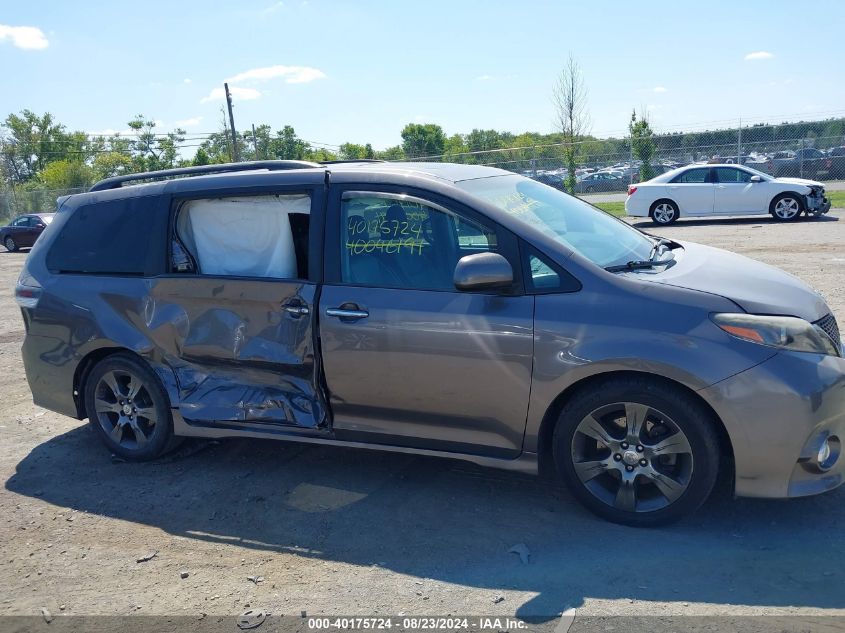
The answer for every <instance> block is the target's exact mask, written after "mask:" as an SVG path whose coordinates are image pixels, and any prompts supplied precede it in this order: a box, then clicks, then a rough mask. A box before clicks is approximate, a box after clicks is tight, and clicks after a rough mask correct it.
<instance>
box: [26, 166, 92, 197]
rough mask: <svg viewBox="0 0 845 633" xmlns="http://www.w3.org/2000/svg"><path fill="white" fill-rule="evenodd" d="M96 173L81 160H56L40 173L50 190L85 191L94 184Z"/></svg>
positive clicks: (40, 178) (40, 177)
mask: <svg viewBox="0 0 845 633" xmlns="http://www.w3.org/2000/svg"><path fill="white" fill-rule="evenodd" d="M94 176H95V172H94V170H93V169H92V168H91V167H90V166H89V165H87V164H85V163H84V162H83V161H81V160H67V159H65V160H54V161H52V162H50V163H48V164H47V166H46V167H44V169H42V170H41V171H40V172H39V173H38V179H39V180H40V181H41V182H42V183H44V185H45V187H46V188H47V189H49V190H57V189H84V188H86V187H90V186H91V184H93V182H94Z"/></svg>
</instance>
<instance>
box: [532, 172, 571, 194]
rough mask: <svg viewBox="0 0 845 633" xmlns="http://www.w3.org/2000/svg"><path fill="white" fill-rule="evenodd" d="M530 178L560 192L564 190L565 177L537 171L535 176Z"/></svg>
mask: <svg viewBox="0 0 845 633" xmlns="http://www.w3.org/2000/svg"><path fill="white" fill-rule="evenodd" d="M531 177H532V178H533V179H534V180H536V181H537V182H542V183H543V184H544V185H548V186H549V187H554V188H555V189H559V190H560V191H563V190H564V189H565V188H566V187H565V183H564V178H565V176H561V175H560V174H556V173H552V172H549V171H538V172H537V174H536V175H535V176H531Z"/></svg>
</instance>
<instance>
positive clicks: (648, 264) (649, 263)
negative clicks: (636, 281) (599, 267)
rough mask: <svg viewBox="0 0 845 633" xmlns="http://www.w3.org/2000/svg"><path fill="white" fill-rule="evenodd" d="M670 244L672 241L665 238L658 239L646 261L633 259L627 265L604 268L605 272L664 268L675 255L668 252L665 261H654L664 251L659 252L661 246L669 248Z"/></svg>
mask: <svg viewBox="0 0 845 633" xmlns="http://www.w3.org/2000/svg"><path fill="white" fill-rule="evenodd" d="M671 244H672V240H667V239H665V238H662V237H661V238H659V239H658V240H656V241H655V242H654V246H652V247H651V252H650V253H649V254H648V259H635V260H633V261H630V262H628V263H627V264H619V265H617V266H606V267H605V270H606V271H607V272H609V273H618V272H622V271H624V270H642V269H644V268H654V267H655V266H665V265H666V264H668V263H669V262H671V261H672V260H673V259H675V254H674V253H673V252H672V251H668V252H669V255H671V257H669V258H667V259H655V257H656V256H657V255H662V254H663V253H665V252H666V251H665V250H664V251H661V250H660V247H661V246H669V245H671Z"/></svg>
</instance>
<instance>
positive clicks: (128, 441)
mask: <svg viewBox="0 0 845 633" xmlns="http://www.w3.org/2000/svg"><path fill="white" fill-rule="evenodd" d="M94 412H95V415H96V417H97V422H98V423H99V425H100V427H101V428H102V429H103V430H104V431H105V432H106V435H108V436H109V437H110V438H111V440H112V441H113V442H114V443H115V444H117V445H119V446H121V447H123V448H127V449H130V450H140V449H143V448H144V447H145V446H146V445H147V443H148V442H149V441H150V438H151V437H152V434H153V431H154V428H155V425H156V422H157V421H158V416H157V414H156V408H155V404H154V403H153V398H152V395H151V394H150V391H149V389H148V388H147V386H146V385H145V384H144V382H143V381H142V380H141V379H140V378H139V377H138V376H136V375H135V374H133V373H132V372H130V371H125V370H119V369H115V370H112V371H109V372H107V373H106V374H104V375H103V377H102V378H100V381H99V382H98V383H97V387H96V388H95V390H94Z"/></svg>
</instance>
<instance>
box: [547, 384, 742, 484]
mask: <svg viewBox="0 0 845 633" xmlns="http://www.w3.org/2000/svg"><path fill="white" fill-rule="evenodd" d="M616 378H648V379H649V380H654V381H655V382H659V383H662V384H664V385H666V386H668V387H671V388H673V389H679V390H681V391H683V392H684V393H686V394H688V395H689V396H691V397H692V398H694V399H695V400H696V401H697V402H698V403H699V404H701V406H702V407H703V408H704V409H705V410H706V411H707V412H708V413H709V414H710V417H711V419H712V420H713V426H714V428H715V430H716V434H717V435H718V437H719V452H720V454H721V456H722V457H723V458H726V459H725V461H724V462H723V464H722V467H723V469H724V468H730V470H731V479H732V480H733V462H734V451H733V444H732V442H731V439H730V436H729V434H728V430H727V428H726V427H725V424H724V422H722V419H721V418H720V417H719V415H718V414H717V413H716V411H715V410H714V409H713V407H712V406H710V404H709V403H708V402H707V401H706V400H705V399H704V398H702V397H701V395H700V394H698V393H697V392H696V391H695V390H694V389H690V388H689V387H688V386H686V385H684V384H683V383H681V382H678V381H677V380H672V379H671V378H666V377H665V376H659V375H657V374H652V373H649V372H642V371H633V370H620V371H609V372H603V373H599V374H593V375H591V376H586V377H584V378H582V379H580V380H578V381H576V382H574V383H572V384H571V385H569V386H568V387H567V388H566V389H564V390H563V391H562V392H561V393H559V394H558V396H557V397H556V398H555V399H554V400H553V401H552V402H551V404H550V405H549V406H548V408H547V409H546V412H545V414H544V415H543V419H542V422H541V423H540V428H539V431H538V433H537V459H538V469H539V472H540V474H541V475H543V476H553V475H554V473H555V472H556V470H555V464H554V458H553V456H552V446H553V441H552V436H553V434H554V429H555V424H556V423H557V419H558V416H560V412H561V411H562V410H563V407H564V406H565V405H566V403H567V402H568V401H569V400H570V399H571V398H572V397H573V396H574V395H575V394H576V393H577V392H579V391H581V390H582V389H587V388H590V387H593V386H598V385H599V384H600V383H602V382H605V381H607V380H613V379H616Z"/></svg>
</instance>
